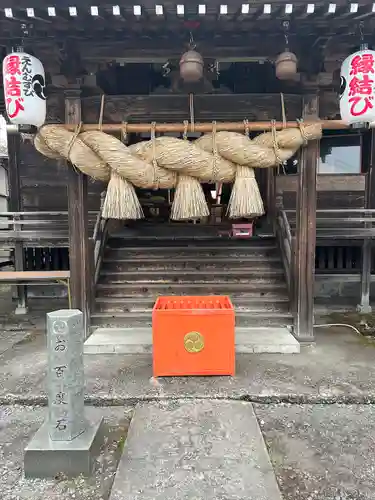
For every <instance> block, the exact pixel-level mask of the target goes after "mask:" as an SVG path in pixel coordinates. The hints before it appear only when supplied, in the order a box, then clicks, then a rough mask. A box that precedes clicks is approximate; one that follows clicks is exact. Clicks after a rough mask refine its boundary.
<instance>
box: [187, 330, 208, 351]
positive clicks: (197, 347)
mask: <svg viewBox="0 0 375 500" xmlns="http://www.w3.org/2000/svg"><path fill="white" fill-rule="evenodd" d="M184 346H185V349H186V350H187V352H192V353H194V352H201V351H202V350H203V349H204V337H203V335H202V334H201V333H199V332H189V333H187V334H186V335H185V337H184Z"/></svg>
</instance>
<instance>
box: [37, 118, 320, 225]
mask: <svg viewBox="0 0 375 500" xmlns="http://www.w3.org/2000/svg"><path fill="white" fill-rule="evenodd" d="M191 120H193V118H191ZM101 123H102V111H101V117H100V119H99V126H98V130H97V131H90V132H83V133H76V134H74V133H73V132H70V131H68V130H66V129H63V128H61V127H57V126H54V125H46V126H44V127H42V128H41V129H40V130H39V131H38V133H37V135H36V137H35V147H36V149H37V150H38V151H39V152H40V153H42V154H43V155H45V156H47V157H49V158H54V159H57V158H63V159H65V160H68V161H69V162H70V163H72V165H74V167H75V168H77V169H79V170H81V171H82V172H83V173H85V174H86V175H89V176H90V177H92V178H93V179H99V180H102V181H108V180H109V179H111V182H112V186H111V188H113V192H112V194H108V193H107V198H109V201H108V200H107V203H106V207H107V208H106V215H107V216H108V217H113V218H139V217H141V216H142V210H141V208H140V205H139V202H138V200H137V199H136V194H135V192H134V189H133V185H134V186H137V187H140V188H149V189H150V188H151V189H159V188H167V189H170V188H173V187H176V186H177V183H178V178H179V176H184V179H183V183H182V184H181V193H184V196H185V197H189V196H190V195H191V200H185V201H184V205H185V208H183V207H182V206H178V204H177V205H176V203H177V202H176V203H175V206H174V216H175V217H176V218H180V219H191V218H197V217H204V216H206V215H207V205H206V204H203V203H201V201H197V189H196V184H197V181H198V182H199V181H201V182H218V183H221V182H232V181H233V180H235V178H236V183H237V189H233V192H232V196H231V202H230V207H229V214H230V216H231V217H252V216H254V215H260V214H262V213H263V205H262V204H261V203H260V202H258V201H259V200H258V201H256V204H257V206H258V211H256V210H254V207H251V210H250V209H249V203H245V200H246V197H247V198H249V197H251V196H252V197H254V196H255V195H256V197H257V198H258V195H259V190H258V192H256V190H255V183H256V181H255V177H254V172H253V171H252V169H253V168H267V167H274V166H277V165H278V164H279V163H280V162H284V161H286V160H288V159H289V158H290V157H291V156H293V154H294V153H295V152H296V151H297V150H298V149H299V148H300V147H301V146H302V145H303V144H305V143H306V141H309V140H313V139H319V138H320V137H321V134H322V129H321V126H320V125H319V124H318V123H314V124H303V123H302V122H300V123H299V128H295V129H284V130H281V131H276V130H273V131H272V132H268V133H264V134H260V135H259V136H257V137H256V138H255V139H253V140H251V139H250V138H249V137H248V136H247V135H242V134H240V133H236V132H216V130H215V124H214V125H213V133H212V134H206V135H204V136H202V137H201V138H199V139H197V140H196V141H194V142H190V141H187V140H183V139H177V138H173V137H158V138H155V136H154V134H153V136H152V139H151V140H150V141H143V142H141V143H139V144H136V145H134V146H130V147H127V146H126V145H125V144H124V143H123V142H121V140H119V139H117V138H115V137H113V136H111V135H108V134H105V133H104V132H102V131H101V130H100V129H101ZM191 123H193V121H191ZM153 130H154V131H155V128H153ZM245 130H246V126H245ZM76 132H77V131H76ZM239 166H241V167H245V168H243V169H239ZM246 183H247V187H246ZM193 184H195V187H194V188H193V187H192V188H191V189H192V190H193V191H194V192H195V194H192V192H191V191H190V195H189V190H188V188H187V186H188V185H190V186H193ZM241 185H242V186H243V189H239V186H241ZM130 186H131V187H130ZM250 186H252V187H251V189H250ZM235 187H236V186H235ZM124 190H125V191H126V190H127V191H128V192H127V195H126V196H125V198H126V201H121V196H122V194H121V193H122V192H123V191H124ZM129 190H133V192H132V193H130V192H129ZM202 193H203V191H202ZM202 193H201V196H200V200H202ZM111 197H112V198H113V199H115V200H116V201H113V202H111ZM179 198H180V200H181V203H182V200H183V195H182V194H181V196H180V197H179ZM239 198H240V199H239ZM259 199H260V195H259ZM194 200H195V201H194ZM260 201H261V199H260ZM125 203H128V204H130V205H132V206H131V207H130V206H128V207H127V208H124V206H123V205H124V204H125ZM110 206H112V208H111V209H109V207H110ZM121 206H122V208H121ZM197 206H198V207H199V206H200V208H198V209H197V208H196V207H197Z"/></svg>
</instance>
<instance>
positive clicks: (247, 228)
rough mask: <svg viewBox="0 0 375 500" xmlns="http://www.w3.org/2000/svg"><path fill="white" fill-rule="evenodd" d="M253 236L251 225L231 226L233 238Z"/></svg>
mask: <svg viewBox="0 0 375 500" xmlns="http://www.w3.org/2000/svg"><path fill="white" fill-rule="evenodd" d="M252 236H253V223H252V222H250V223H247V224H232V237H233V238H251V237H252Z"/></svg>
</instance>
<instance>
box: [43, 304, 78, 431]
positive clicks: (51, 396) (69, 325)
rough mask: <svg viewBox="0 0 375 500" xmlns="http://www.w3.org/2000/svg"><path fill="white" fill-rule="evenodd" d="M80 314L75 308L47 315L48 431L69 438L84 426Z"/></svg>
mask: <svg viewBox="0 0 375 500" xmlns="http://www.w3.org/2000/svg"><path fill="white" fill-rule="evenodd" d="M82 335H83V315H82V313H81V312H80V311H77V310H74V309H73V310H66V311H57V312H53V313H49V314H47V342H48V374H47V387H48V433H49V436H50V438H51V439H52V440H53V441H70V440H72V439H74V438H75V437H77V436H79V435H80V434H82V432H84V431H85V429H86V426H87V424H86V421H85V416H84V373H83V342H82Z"/></svg>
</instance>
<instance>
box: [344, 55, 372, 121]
mask: <svg viewBox="0 0 375 500" xmlns="http://www.w3.org/2000/svg"><path fill="white" fill-rule="evenodd" d="M340 114H341V118H342V120H343V121H344V122H345V123H346V124H348V125H355V124H360V123H364V124H365V123H371V122H373V121H375V51H373V50H368V49H364V50H359V51H358V52H355V53H354V54H351V55H350V56H348V57H347V58H346V59H345V61H344V62H343V63H342V66H341V73H340Z"/></svg>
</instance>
